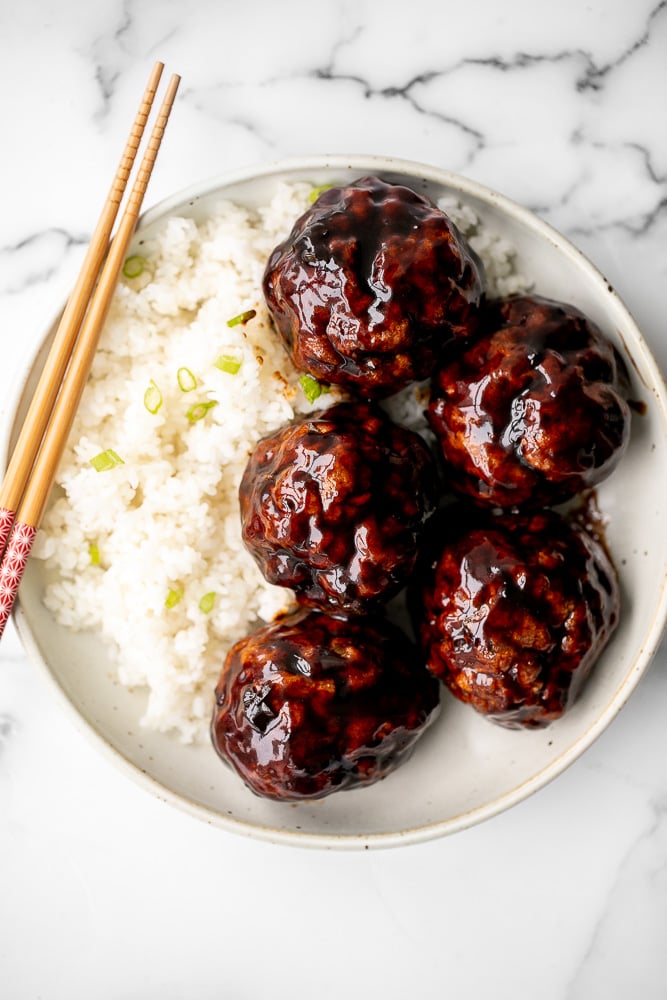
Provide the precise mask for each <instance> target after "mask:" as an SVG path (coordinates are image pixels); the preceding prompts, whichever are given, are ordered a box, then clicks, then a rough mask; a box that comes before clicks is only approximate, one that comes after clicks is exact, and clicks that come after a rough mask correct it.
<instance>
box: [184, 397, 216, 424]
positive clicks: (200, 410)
mask: <svg viewBox="0 0 667 1000" xmlns="http://www.w3.org/2000/svg"><path fill="white" fill-rule="evenodd" d="M217 405H218V401H217V399H210V400H209V401H208V402H207V403H195V404H194V406H191V407H190V409H189V410H188V412H187V413H186V414H185V415H186V417H187V418H188V420H189V421H190V423H191V424H196V423H197V421H198V420H203V419H204V417H205V416H206V414H207V413H208V411H209V410H211V409H212V408H213V407H214V406H217Z"/></svg>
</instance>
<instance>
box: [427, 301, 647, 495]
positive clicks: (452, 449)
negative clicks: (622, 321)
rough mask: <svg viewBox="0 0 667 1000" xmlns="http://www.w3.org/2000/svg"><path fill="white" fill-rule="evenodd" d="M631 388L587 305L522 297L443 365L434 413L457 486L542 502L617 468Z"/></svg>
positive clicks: (493, 314)
mask: <svg viewBox="0 0 667 1000" xmlns="http://www.w3.org/2000/svg"><path fill="white" fill-rule="evenodd" d="M627 391H628V383H627V376H626V373H625V368H624V366H623V363H622V361H621V359H620V357H619V355H618V354H617V352H616V350H615V349H614V347H613V346H612V345H611V343H609V342H608V341H607V340H606V339H605V338H604V337H603V335H602V334H601V333H600V331H599V330H598V329H597V328H596V327H595V326H594V324H593V323H592V322H590V321H589V320H588V319H587V318H586V317H585V316H584V315H583V314H582V313H581V312H579V311H578V310H577V309H575V308H574V307H572V306H568V305H564V304H562V303H558V302H554V301H551V300H548V299H544V298H538V297H535V296H519V297H515V298H510V299H506V300H504V301H501V302H500V303H499V304H498V306H497V308H495V309H493V311H492V312H491V313H490V316H489V320H488V328H485V332H484V333H483V335H481V336H480V338H479V339H478V340H476V341H475V342H474V343H473V344H472V345H471V346H469V347H468V348H467V349H466V350H464V351H463V352H461V354H460V356H459V357H457V358H456V359H454V360H450V361H449V362H448V363H447V364H445V365H444V366H443V367H442V368H441V369H440V371H439V372H438V373H437V375H436V377H435V378H434V380H433V391H432V396H431V402H430V404H429V409H428V419H429V422H430V425H431V427H432V429H433V431H434V432H435V434H436V435H437V437H438V439H439V441H440V445H441V447H442V452H443V456H444V459H445V462H446V464H447V466H448V474H449V477H450V481H451V484H452V486H453V487H454V489H456V490H457V491H459V492H460V493H463V494H466V495H467V496H470V497H472V498H473V499H474V500H475V501H476V502H477V503H481V504H489V505H493V506H498V507H503V508H510V507H526V506H529V505H530V506H543V505H550V504H555V503H559V502H561V501H564V500H567V499H569V498H570V497H572V496H574V495H575V494H576V493H578V492H580V491H581V490H583V489H585V488H587V487H591V486H594V485H596V484H597V483H600V482H601V481H602V480H603V479H605V478H606V477H607V476H608V475H609V474H610V472H611V471H612V470H613V469H614V468H615V466H616V465H617V463H618V461H619V459H620V458H621V456H622V454H623V452H624V450H625V448H626V445H627V442H628V438H629V432H630V410H629V407H628V403H627V401H626V395H627Z"/></svg>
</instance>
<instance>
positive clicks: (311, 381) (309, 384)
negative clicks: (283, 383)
mask: <svg viewBox="0 0 667 1000" xmlns="http://www.w3.org/2000/svg"><path fill="white" fill-rule="evenodd" d="M299 385H300V386H301V389H302V390H303V394H304V396H305V397H306V399H307V400H308V402H309V403H314V402H315V400H316V399H318V397H319V396H321V395H322V393H323V392H328V391H329V386H328V385H326V384H324V385H323V384H322V382H318V381H317V379H316V378H313V376H312V375H302V376H301V378H300V379H299Z"/></svg>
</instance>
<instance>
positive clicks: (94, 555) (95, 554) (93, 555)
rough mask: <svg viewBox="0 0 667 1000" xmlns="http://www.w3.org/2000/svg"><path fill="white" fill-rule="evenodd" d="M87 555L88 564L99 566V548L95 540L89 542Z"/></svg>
mask: <svg viewBox="0 0 667 1000" xmlns="http://www.w3.org/2000/svg"><path fill="white" fill-rule="evenodd" d="M88 555H89V556H90V565H91V566H99V564H100V548H99V545H96V544H95V542H91V543H90V545H89V546H88Z"/></svg>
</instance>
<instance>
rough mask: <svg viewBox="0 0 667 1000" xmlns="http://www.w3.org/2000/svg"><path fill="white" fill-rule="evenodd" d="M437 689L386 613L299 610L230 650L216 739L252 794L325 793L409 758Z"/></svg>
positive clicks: (432, 711)
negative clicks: (334, 614)
mask: <svg viewBox="0 0 667 1000" xmlns="http://www.w3.org/2000/svg"><path fill="white" fill-rule="evenodd" d="M439 687H440V686H439V684H438V682H437V681H436V680H435V678H434V677H432V676H431V675H430V674H429V672H428V671H427V670H426V669H425V668H424V666H423V664H422V662H421V659H420V657H419V655H418V653H417V650H416V648H415V647H414V645H413V644H412V643H411V642H410V641H409V640H408V639H407V637H406V636H405V635H404V634H403V632H401V631H400V630H399V629H398V628H397V627H396V626H394V625H391V624H389V623H388V622H387V621H386V620H385V619H383V618H379V617H377V618H376V617H374V616H367V617H364V618H358V617H352V618H348V619H346V618H343V617H340V616H337V617H331V616H329V615H326V614H322V613H319V612H315V611H307V610H306V609H302V610H301V611H298V612H296V613H295V614H293V615H290V616H288V617H286V618H284V619H282V621H280V622H277V623H275V624H272V625H266V626H264V627H263V628H261V629H260V630H259V631H258V632H256V633H255V634H254V635H252V636H249V637H247V638H245V639H242V640H241V641H240V642H238V643H237V644H236V645H235V646H234V647H233V648H232V650H231V651H230V653H229V655H228V657H227V660H226V663H225V666H224V668H223V671H222V673H221V676H220V679H219V682H218V685H217V688H216V707H215V712H214V716H213V721H212V727H211V736H212V740H213V745H214V747H215V749H216V751H217V752H218V754H219V755H220V757H222V759H223V760H225V761H226V762H227V763H229V764H230V765H231V766H232V767H233V768H234V770H235V771H236V772H237V773H238V774H239V775H240V776H241V778H242V779H243V780H244V781H245V782H246V784H247V785H248V786H249V787H250V788H251V789H252V790H253V791H254V792H255V793H256V794H258V795H262V796H265V797H267V798H270V799H277V800H283V801H284V800H299V799H306V798H309V799H314V798H321V797H322V796H324V795H328V794H330V793H331V792H333V791H337V790H340V789H344V788H353V787H355V786H359V785H369V784H372V783H373V782H375V781H378V780H380V779H381V778H384V777H385V776H386V775H387V774H389V773H390V772H391V771H393V770H394V769H395V768H396V767H397V766H398V765H399V763H401V761H403V760H405V759H406V757H407V756H408V755H409V754H410V752H411V751H412V749H413V746H414V744H415V742H416V740H417V739H418V737H419V736H420V735H421V734H422V733H423V732H424V731H425V729H426V728H427V726H428V725H430V723H431V722H432V721H433V719H434V718H435V716H436V714H437V710H438V706H439V698H440V691H439Z"/></svg>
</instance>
